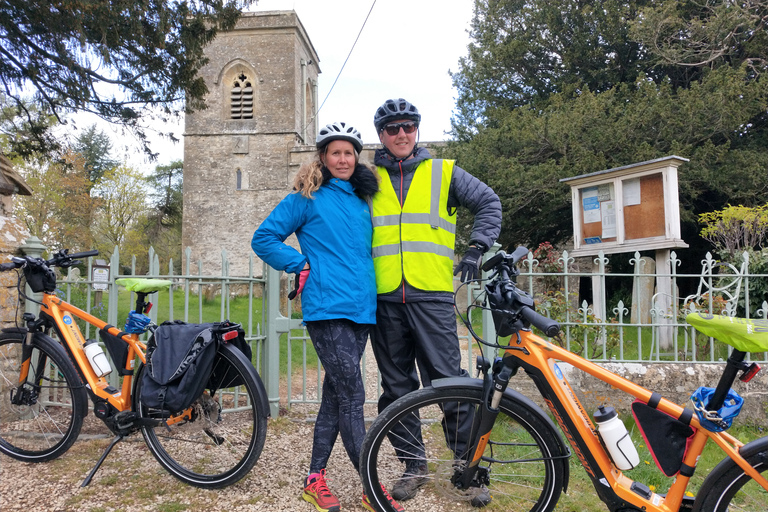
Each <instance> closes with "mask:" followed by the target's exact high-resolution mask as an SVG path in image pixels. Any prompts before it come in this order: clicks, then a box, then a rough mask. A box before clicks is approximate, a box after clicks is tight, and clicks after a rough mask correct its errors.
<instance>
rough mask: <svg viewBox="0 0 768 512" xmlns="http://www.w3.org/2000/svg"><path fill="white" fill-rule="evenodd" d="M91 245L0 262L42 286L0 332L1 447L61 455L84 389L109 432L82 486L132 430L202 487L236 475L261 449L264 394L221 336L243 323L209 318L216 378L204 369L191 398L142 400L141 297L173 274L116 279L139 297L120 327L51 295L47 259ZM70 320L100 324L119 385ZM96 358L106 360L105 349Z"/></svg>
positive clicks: (146, 323) (69, 262) (67, 259)
mask: <svg viewBox="0 0 768 512" xmlns="http://www.w3.org/2000/svg"><path fill="white" fill-rule="evenodd" d="M97 254H98V251H88V252H82V253H77V254H68V252H67V251H66V250H62V251H59V252H58V253H56V254H55V255H54V256H53V258H51V259H49V260H47V261H46V260H43V259H41V258H32V257H24V258H17V257H14V258H12V261H11V262H8V263H3V264H0V271H8V270H12V269H22V270H23V274H24V276H25V277H26V281H27V284H28V285H29V286H30V288H31V289H32V291H34V292H42V300H41V301H40V302H38V303H39V304H40V306H41V310H40V314H39V315H38V316H35V315H33V314H30V313H25V314H24V315H23V321H24V324H25V325H24V326H23V327H22V326H19V327H15V328H8V329H3V330H2V332H0V452H2V453H4V454H6V455H8V456H10V457H13V458H14V459H17V460H21V461H25V462H44V461H49V460H52V459H55V458H57V457H59V456H61V455H62V454H64V453H65V452H66V451H67V450H68V449H69V448H70V447H71V446H72V444H73V443H74V442H75V440H76V439H77V437H78V435H79V433H80V429H81V428H82V425H83V418H84V417H85V416H86V415H87V414H88V398H90V399H91V401H92V403H93V413H94V415H95V416H96V417H97V418H99V419H101V420H102V421H103V422H104V423H105V424H106V425H107V427H109V430H110V431H111V432H112V433H113V434H114V436H115V437H114V438H113V440H112V442H111V443H110V444H109V446H108V447H107V449H106V450H105V451H104V454H103V455H102V456H101V458H100V459H99V461H98V462H97V463H96V465H95V466H94V468H93V469H92V470H91V472H90V473H89V475H88V476H87V477H86V479H85V481H84V482H83V484H82V485H83V486H85V485H88V483H89V482H90V481H91V478H92V477H93V475H94V474H95V473H96V470H97V469H98V468H99V467H100V466H101V464H102V462H104V459H105V458H106V457H107V455H108V454H109V452H110V451H111V450H112V448H113V447H114V446H115V444H116V443H117V442H119V441H120V440H122V439H123V438H124V437H126V436H128V435H130V434H133V433H136V432H138V431H141V433H142V434H143V436H144V440H145V441H146V444H147V446H148V447H149V449H150V451H151V452H152V454H153V455H154V457H155V458H156V459H157V461H158V462H159V463H160V465H161V466H163V467H164V468H165V469H166V470H168V471H169V472H170V473H171V474H172V475H173V476H174V477H176V478H178V479H179V480H181V481H183V482H185V483H188V484H190V485H194V486H198V487H205V488H219V487H224V486H227V485H230V484H232V483H234V482H237V481H238V480H240V479H241V478H243V477H244V476H245V475H246V474H247V473H248V471H250V469H251V468H252V467H253V465H254V464H255V463H256V461H257V460H258V458H259V455H260V454H261V450H262V448H263V447H264V441H265V438H266V430H267V416H268V415H269V407H268V404H267V399H266V397H267V395H266V392H265V390H264V386H263V384H262V382H261V379H260V378H259V375H258V373H257V372H256V369H255V368H254V367H253V365H252V364H251V361H249V360H248V359H247V358H246V357H245V356H244V355H243V353H242V352H241V351H240V350H239V349H237V348H236V347H235V346H234V345H233V343H231V342H229V340H232V339H233V338H235V337H237V336H239V333H241V332H242V331H241V330H240V331H238V330H239V325H237V324H231V323H226V322H225V323H221V324H213V327H212V329H213V332H214V335H215V336H217V349H216V350H217V351H216V355H215V359H214V362H213V370H212V373H211V375H212V376H213V375H215V376H216V383H215V384H212V382H211V381H212V380H213V378H212V379H211V381H209V382H208V385H207V387H206V389H205V390H204V391H203V392H202V394H201V395H200V396H199V397H198V398H197V399H196V400H195V401H194V402H193V403H192V405H191V406H190V407H187V408H185V409H184V410H180V411H167V410H165V409H153V408H150V407H147V406H145V405H143V403H142V400H141V394H142V376H143V373H144V372H145V371H146V370H145V369H146V366H145V364H146V363H147V356H146V353H147V345H146V344H145V343H143V342H142V341H140V339H139V334H141V333H143V332H146V331H149V332H152V333H154V330H155V328H156V327H157V326H155V325H153V324H152V323H151V322H150V319H149V317H147V316H146V315H144V313H146V312H148V311H149V309H150V308H151V307H152V304H151V303H149V302H146V298H147V296H148V295H149V294H151V293H154V292H157V291H159V290H161V289H167V288H168V287H169V286H170V285H171V282H170V281H163V280H158V279H130V280H118V284H121V283H122V284H125V285H126V288H128V289H129V290H131V291H133V292H135V293H136V297H137V298H136V307H135V310H134V311H132V312H131V314H130V315H129V322H128V323H126V331H130V332H124V331H122V330H121V329H118V328H116V327H114V326H112V325H108V324H107V323H106V322H104V321H102V320H100V319H98V318H96V317H94V316H92V315H90V314H88V313H86V312H85V311H83V310H81V309H79V308H77V307H75V306H73V305H72V304H69V303H68V302H65V301H63V300H61V299H60V298H59V297H57V296H56V294H55V290H56V274H55V273H54V271H53V267H61V268H67V267H71V266H73V265H77V264H78V263H80V262H79V261H78V258H86V257H89V256H96V255H97ZM21 274H22V273H21V272H20V273H19V284H20V283H21V281H22V279H21ZM19 294H20V296H23V297H25V298H26V300H33V299H31V298H29V297H26V296H24V294H23V293H22V291H21V286H19ZM35 302H37V301H35ZM78 319H79V320H82V321H84V322H87V323H88V324H91V325H93V326H94V327H96V328H97V329H98V330H99V335H100V337H101V338H102V340H103V341H104V344H105V345H106V347H107V349H108V351H109V353H110V355H111V356H112V359H113V361H115V365H116V366H117V372H118V374H119V375H120V376H121V377H122V383H121V384H120V387H119V389H118V388H115V387H113V386H111V385H110V384H109V383H108V381H107V380H106V379H105V376H106V372H108V371H109V368H106V369H105V368H99V367H98V365H97V367H96V368H95V369H94V366H92V363H91V362H89V358H88V356H87V350H91V349H89V348H88V345H91V344H92V343H95V340H86V339H85V338H84V336H83V334H82V331H81V330H80V327H79V326H78V323H77V320H78ZM129 323H130V324H131V328H129V327H128V326H129ZM54 338H57V339H58V341H57V339H54ZM101 357H102V358H104V359H103V360H102V361H106V358H105V356H104V355H103V354H102V355H101ZM136 359H138V361H139V364H138V365H137V364H136Z"/></svg>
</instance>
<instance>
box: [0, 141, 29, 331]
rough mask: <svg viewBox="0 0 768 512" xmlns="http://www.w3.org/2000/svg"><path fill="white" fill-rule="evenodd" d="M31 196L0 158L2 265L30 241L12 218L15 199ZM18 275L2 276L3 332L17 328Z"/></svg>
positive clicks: (0, 325) (0, 306)
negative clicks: (12, 326) (27, 240)
mask: <svg viewBox="0 0 768 512" xmlns="http://www.w3.org/2000/svg"><path fill="white" fill-rule="evenodd" d="M15 194H21V195H27V196H28V195H32V189H31V188H29V185H27V184H26V182H25V181H24V179H23V178H22V177H21V176H20V175H19V174H18V173H17V172H16V171H14V170H13V167H12V166H11V162H10V160H8V159H7V158H6V157H4V156H3V155H0V263H4V262H6V261H8V258H9V257H10V256H20V255H21V254H20V252H19V247H21V246H22V245H23V244H24V241H25V240H26V239H27V237H29V232H28V231H27V229H26V228H25V227H24V225H23V224H22V223H21V222H20V221H19V220H18V219H16V218H15V217H13V196H14V195H15ZM16 279H17V274H16V272H3V273H0V328H4V327H10V326H11V325H13V324H15V322H16V318H15V315H16V313H18V312H19V309H18V308H17V307H16V305H17V304H18V294H17V291H16Z"/></svg>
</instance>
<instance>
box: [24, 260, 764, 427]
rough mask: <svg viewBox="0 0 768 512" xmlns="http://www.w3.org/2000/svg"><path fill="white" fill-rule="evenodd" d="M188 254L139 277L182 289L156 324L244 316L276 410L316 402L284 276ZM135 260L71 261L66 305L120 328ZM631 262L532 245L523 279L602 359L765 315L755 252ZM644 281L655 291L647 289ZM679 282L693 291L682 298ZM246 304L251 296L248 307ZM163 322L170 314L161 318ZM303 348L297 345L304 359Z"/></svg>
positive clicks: (574, 337)
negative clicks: (106, 271) (536, 249)
mask: <svg viewBox="0 0 768 512" xmlns="http://www.w3.org/2000/svg"><path fill="white" fill-rule="evenodd" d="M43 249H44V248H43ZM38 255H39V254H38ZM190 255H191V251H190V250H189V249H187V250H186V252H185V261H184V265H183V268H184V269H186V273H183V274H177V273H175V272H174V270H173V269H174V263H173V261H169V262H168V264H167V267H166V269H167V270H163V269H162V268H161V265H160V262H159V259H158V257H157V255H156V254H154V251H152V250H151V249H150V252H149V262H150V265H149V267H150V268H149V272H148V273H147V274H146V275H143V276H142V277H150V278H158V279H168V280H171V281H172V282H173V283H174V285H173V290H175V293H171V294H169V295H168V299H162V298H161V299H160V300H159V301H158V302H160V304H158V306H161V305H162V306H163V307H162V308H160V307H155V308H153V310H152V311H151V312H150V317H151V318H152V320H153V321H155V322H157V321H158V318H157V317H158V310H159V309H162V310H163V311H166V310H167V311H168V318H167V319H170V320H174V319H180V320H183V321H186V322H211V321H220V320H224V319H229V320H232V321H234V322H238V323H241V324H242V325H243V328H244V329H245V331H246V339H247V340H248V341H249V342H250V343H251V345H252V348H253V353H254V365H255V366H256V368H257V369H258V371H259V373H260V375H261V377H262V379H263V381H264V384H265V386H266V388H267V393H268V395H269V401H270V404H271V408H272V413H273V415H276V414H277V413H278V410H279V407H280V406H281V405H282V406H286V407H289V406H291V405H292V404H296V403H318V402H319V389H320V388H321V387H322V385H321V381H322V375H321V370H320V368H318V363H317V360H316V358H315V357H314V351H313V349H312V344H311V341H310V340H309V337H308V336H307V333H306V331H305V330H304V328H303V327H302V325H301V317H300V314H299V313H297V312H294V311H293V310H292V305H291V303H290V301H287V300H285V297H284V295H285V294H284V293H283V294H282V295H283V296H282V297H281V286H280V282H281V273H280V272H277V271H275V270H274V269H271V268H270V267H267V266H261V268H259V270H260V271H261V272H260V275H259V272H257V271H256V270H257V269H256V268H255V263H254V262H255V258H254V257H252V258H251V259H250V262H249V271H248V274H247V275H246V276H230V275H229V259H228V256H227V253H226V252H225V251H222V253H221V269H220V270H218V271H217V272H215V273H211V272H209V271H206V270H205V269H203V264H202V261H197V262H195V261H193V260H192V259H191V256H190ZM621 257H627V255H614V256H613V258H614V261H618V260H617V258H621ZM135 261H136V259H135V257H134V258H133V265H132V267H131V271H130V273H126V274H121V273H119V272H117V271H115V269H120V268H121V267H120V257H119V250H118V248H115V251H114V253H113V254H112V257H111V259H110V268H111V269H113V271H112V273H111V274H110V276H109V279H108V281H107V282H106V283H99V282H96V281H94V280H93V279H92V278H91V270H92V267H93V265H94V262H93V261H91V260H89V261H88V263H87V267H86V272H85V275H83V276H79V275H77V274H78V272H77V271H76V270H75V269H70V273H69V274H68V275H67V276H66V277H65V278H63V279H61V280H59V290H58V292H57V293H60V294H62V298H64V299H66V300H67V301H73V300H74V299H76V300H77V301H80V304H78V305H79V306H80V307H82V309H84V310H86V311H88V312H89V313H91V314H93V315H94V316H97V317H99V318H102V319H104V320H106V321H107V322H109V323H111V324H113V325H120V322H121V321H124V319H125V317H126V316H127V313H128V310H129V309H131V308H132V305H133V301H134V297H133V295H132V294H131V296H130V297H129V300H128V301H126V300H125V299H124V298H123V299H122V300H121V299H120V297H121V295H120V292H119V287H118V286H117V285H116V284H115V280H116V279H119V278H120V277H129V276H132V275H133V274H134V272H135V269H136V264H135ZM581 261H583V260H581ZM627 261H628V263H629V264H630V266H631V268H633V271H632V272H625V273H617V272H611V270H610V269H611V262H610V261H609V259H608V258H607V257H606V256H605V255H604V254H602V253H600V254H599V255H598V256H597V257H596V258H594V259H592V260H591V261H588V262H587V263H588V264H589V266H590V268H589V270H580V269H579V265H578V264H577V262H576V260H575V259H574V258H572V257H570V256H569V255H568V253H567V252H565V251H564V252H563V253H562V255H560V257H559V258H557V260H556V261H554V262H552V261H549V262H547V263H546V265H545V264H543V262H542V261H539V260H537V259H536V258H534V257H533V253H529V254H528V257H527V258H526V259H525V260H523V261H522V262H521V265H520V268H521V273H520V275H519V276H518V279H517V282H518V287H520V288H521V289H522V290H524V291H526V292H528V293H530V294H531V295H533V296H534V298H535V299H536V302H537V310H538V311H540V312H542V313H543V314H545V315H547V316H550V317H553V318H555V319H557V320H558V321H559V322H560V323H561V325H562V327H563V329H562V334H561V337H560V338H558V339H554V340H553V342H555V343H560V344H561V345H563V346H565V347H567V348H568V349H569V350H572V351H574V352H577V353H579V354H580V355H582V356H584V357H586V358H588V359H592V360H596V361H609V360H610V361H629V362H632V361H636V362H643V363H652V362H670V361H690V362H717V361H722V360H724V359H725V357H727V354H728V347H727V346H726V345H724V344H722V343H720V342H717V341H716V340H712V339H710V338H706V337H703V336H702V335H700V334H699V335H698V336H697V335H696V333H695V331H694V330H693V329H692V328H690V326H688V325H687V324H686V323H685V314H686V313H687V312H690V311H707V312H713V313H716V314H725V315H729V316H743V317H748V318H760V319H767V318H768V303H766V302H765V301H762V302H760V300H755V299H756V297H755V296H754V292H753V290H762V289H765V288H767V287H765V286H762V287H759V286H758V287H756V286H754V284H755V283H756V282H760V283H764V282H765V279H766V278H768V274H758V273H752V272H750V261H749V256H748V254H747V253H744V255H743V257H742V258H741V264H740V265H738V266H736V265H729V264H725V263H722V262H719V261H717V260H715V259H714V258H713V257H712V256H711V255H710V254H707V256H706V258H705V259H704V260H702V262H701V272H699V273H695V274H681V273H677V272H676V270H677V268H679V267H680V264H681V261H680V260H679V259H678V257H677V255H676V254H675V253H674V252H671V253H670V255H669V261H667V262H666V263H668V264H669V267H668V268H670V269H671V270H670V272H669V273H668V274H657V273H654V272H649V271H648V269H647V268H644V266H645V265H646V264H647V263H648V258H642V257H641V256H640V254H639V253H635V254H634V255H631V257H630V258H629V259H628V260H627ZM585 264H586V263H585ZM658 277H665V278H669V279H671V282H672V288H671V289H672V290H673V293H672V296H671V297H660V296H659V295H658V294H654V293H652V283H653V282H654V280H656V279H657V278H658ZM584 279H588V280H589V282H590V283H591V284H592V286H591V288H592V292H591V294H592V296H594V294H595V293H599V294H601V297H602V298H603V300H602V304H604V306H602V307H601V308H599V311H595V307H594V306H593V301H591V300H590V299H591V298H592V296H590V294H589V293H586V291H585V290H584V289H583V288H584V287H583V286H581V285H580V283H581V282H582V281H583V280H584ZM755 280H762V281H755ZM97 284H102V285H105V287H106V290H105V291H104V292H103V293H104V294H106V295H107V300H106V301H104V299H103V297H102V296H101V292H98V291H95V290H94V289H93V288H94V285H97ZM457 286H458V283H457ZM284 288H285V286H284V287H283V290H284ZM643 288H645V289H646V290H648V289H650V290H651V292H646V293H645V294H644V293H643V292H642V290H643ZM681 289H683V290H689V291H691V293H685V294H680V292H679V290H681ZM123 293H125V292H123ZM750 293H753V296H750ZM763 293H764V292H763ZM457 296H458V299H457V302H458V303H459V307H458V309H459V311H460V313H462V314H463V313H464V312H465V309H466V305H467V304H469V303H474V304H477V305H482V293H481V288H480V287H479V286H475V287H462V288H461V289H460V292H459V293H458V294H457ZM203 298H205V300H204V299H203ZM757 299H759V297H757ZM163 300H168V304H162V301H163ZM234 301H238V305H239V306H238V308H237V311H235V310H234V309H233V304H234V303H235V302H234ZM242 301H246V306H245V307H243V306H242V304H243V302H242ZM104 302H106V303H107V306H106V307H105V306H104V305H103V304H104ZM179 302H181V303H183V304H179ZM76 304H77V302H76ZM121 304H122V306H121ZM29 306H32V307H33V306H34V305H33V304H30V305H29ZM163 320H166V318H162V319H160V321H163ZM472 320H473V326H474V328H475V330H476V331H477V332H479V333H482V336H483V338H485V339H490V340H493V339H495V331H494V328H493V322H492V319H491V315H490V313H489V312H488V311H487V310H483V312H482V314H481V315H474V316H473V317H472ZM84 327H85V330H84V334H85V336H86V338H94V337H96V333H93V332H91V331H90V326H88V325H86V326H84ZM459 337H460V343H461V344H462V347H463V349H464V350H465V351H466V352H465V357H464V361H465V362H466V364H467V370H468V371H470V373H473V368H472V367H473V366H474V359H475V357H474V356H475V355H476V354H479V353H480V349H479V348H478V346H477V344H473V342H472V341H473V340H472V339H471V336H469V334H468V333H467V332H466V329H465V328H464V327H463V325H462V324H459ZM281 348H282V349H283V356H281ZM296 351H299V355H298V356H297V354H296ZM484 352H485V355H487V356H493V355H494V354H493V351H489V350H488V349H484ZM751 357H752V359H753V360H757V361H766V360H768V354H765V353H762V354H751ZM364 362H365V361H364ZM364 372H365V373H364V377H365V378H366V379H377V380H378V374H377V372H376V375H371V374H370V373H371V372H369V371H367V370H364ZM281 384H282V386H281ZM281 390H282V391H281ZM376 395H378V393H376ZM374 400H375V397H369V402H370V401H374Z"/></svg>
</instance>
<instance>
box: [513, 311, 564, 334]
mask: <svg viewBox="0 0 768 512" xmlns="http://www.w3.org/2000/svg"><path fill="white" fill-rule="evenodd" d="M520 314H521V315H522V316H523V318H525V319H526V320H527V321H528V322H529V323H530V324H531V325H533V326H534V327H536V328H537V329H539V330H540V331H541V332H543V333H544V334H545V335H546V336H549V337H550V338H551V337H552V336H557V333H559V332H560V324H559V323H557V322H556V321H554V320H552V319H551V318H547V317H546V316H544V315H540V314H539V313H537V312H536V311H534V310H533V309H531V308H528V307H524V308H522V310H521V311H520Z"/></svg>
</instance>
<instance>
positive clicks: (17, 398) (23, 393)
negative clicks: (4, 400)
mask: <svg viewBox="0 0 768 512" xmlns="http://www.w3.org/2000/svg"><path fill="white" fill-rule="evenodd" d="M37 396H38V394H37V391H36V390H34V389H29V388H28V387H26V386H20V387H17V388H13V389H11V405H35V404H36V403H37Z"/></svg>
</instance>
